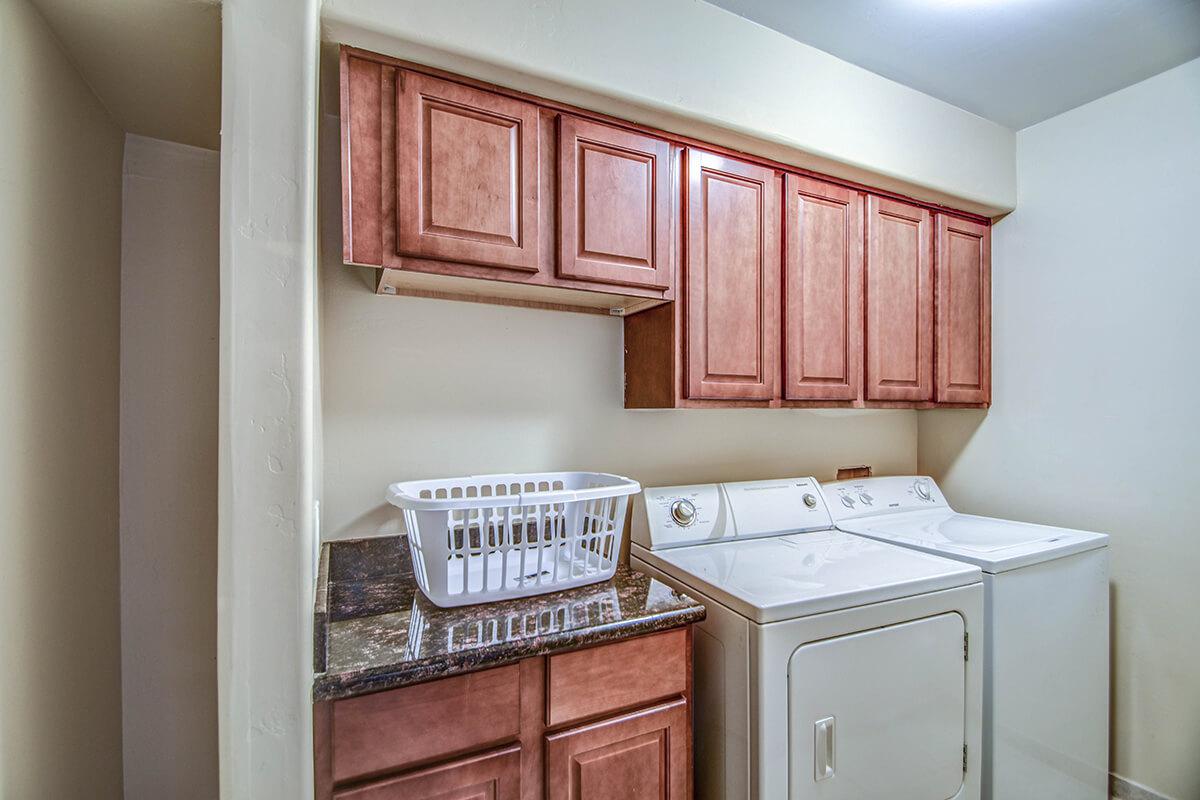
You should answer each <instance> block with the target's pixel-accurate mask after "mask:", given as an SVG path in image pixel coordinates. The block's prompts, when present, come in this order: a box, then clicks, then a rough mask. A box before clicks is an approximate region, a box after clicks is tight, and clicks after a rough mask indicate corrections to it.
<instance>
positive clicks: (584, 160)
mask: <svg viewBox="0 0 1200 800" xmlns="http://www.w3.org/2000/svg"><path fill="white" fill-rule="evenodd" d="M670 158H671V151H670V146H669V145H668V143H667V142H666V141H665V140H663V139H657V138H655V137H653V136H644V135H642V134H637V133H631V132H629V131H624V130H621V129H620V128H614V127H612V126H609V125H601V124H598V123H595V122H589V121H587V120H583V119H579V118H578V117H572V116H570V115H569V114H563V115H562V116H560V117H559V123H558V226H559V227H558V235H559V253H558V274H559V275H561V276H562V277H565V278H575V279H577V280H584V281H596V282H599V283H613V284H619V285H622V286H644V287H650V288H658V289H666V288H667V287H669V286H670V285H671V170H670Z"/></svg>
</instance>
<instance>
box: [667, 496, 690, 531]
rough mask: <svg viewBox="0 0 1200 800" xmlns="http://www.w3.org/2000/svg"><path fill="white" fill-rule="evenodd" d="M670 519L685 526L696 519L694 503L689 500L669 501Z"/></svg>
mask: <svg viewBox="0 0 1200 800" xmlns="http://www.w3.org/2000/svg"><path fill="white" fill-rule="evenodd" d="M671 519H673V520H675V523H676V524H677V525H682V526H683V527H685V528H686V527H687V526H688V525H691V524H692V523H693V522H695V521H696V504H695V503H693V502H692V501H691V500H676V501H675V502H674V503H671Z"/></svg>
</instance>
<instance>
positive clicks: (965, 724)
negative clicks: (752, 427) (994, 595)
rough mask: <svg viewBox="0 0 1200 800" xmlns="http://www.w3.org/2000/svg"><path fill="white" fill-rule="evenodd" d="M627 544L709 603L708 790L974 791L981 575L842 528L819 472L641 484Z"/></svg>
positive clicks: (936, 794) (798, 793)
mask: <svg viewBox="0 0 1200 800" xmlns="http://www.w3.org/2000/svg"><path fill="white" fill-rule="evenodd" d="M632 536H633V544H632V546H631V561H632V564H633V566H634V567H635V568H636V569H640V570H642V571H644V572H648V573H650V574H652V575H654V576H655V577H657V578H659V579H660V580H662V581H663V582H665V583H667V584H669V585H671V586H673V587H675V588H677V589H679V590H680V591H682V592H684V593H686V594H688V595H690V596H692V597H694V598H696V599H699V600H700V601H702V602H703V603H704V605H705V606H706V607H707V609H708V616H707V618H706V619H705V620H704V621H703V622H701V623H699V624H698V625H697V626H696V634H695V638H694V642H695V662H694V666H695V695H694V697H695V709H694V711H695V764H696V781H695V788H696V795H697V796H698V797H700V798H714V800H716V799H718V798H720V799H721V800H745V799H746V798H753V799H754V800H781V799H782V798H790V800H884V799H885V798H886V800H948V798H959V799H960V800H968V799H969V798H978V797H979V792H980V772H981V763H980V755H979V751H980V749H981V731H982V729H981V725H982V702H983V701H982V691H983V689H982V681H983V672H982V659H981V657H980V654H979V652H978V651H979V645H978V644H977V643H981V640H982V633H983V586H982V582H981V581H982V575H981V573H980V571H979V569H978V568H977V567H974V566H970V565H968V564H963V563H960V562H955V561H951V560H948V559H943V558H937V557H935V556H929V555H925V554H923V553H917V552H914V551H912V550H906V549H904V548H901V547H895V546H893V545H887V544H881V543H879V542H873V541H871V540H869V539H864V538H862V537H858V536H850V535H848V534H845V533H841V532H839V531H836V530H833V526H832V518H831V517H830V514H829V510H828V509H827V508H826V505H825V500H824V497H823V495H822V493H821V489H820V486H819V485H818V484H817V482H816V481H815V480H814V479H812V478H794V479H784V480H771V481H755V482H750V483H725V484H704V485H697V486H676V487H669V488H659V489H646V490H645V492H644V493H643V494H642V495H640V496H639V497H638V498H637V502H636V506H635V509H634V517H633V528H632Z"/></svg>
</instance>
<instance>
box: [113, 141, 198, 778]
mask: <svg viewBox="0 0 1200 800" xmlns="http://www.w3.org/2000/svg"><path fill="white" fill-rule="evenodd" d="M219 166H220V158H219V155H218V153H216V152H215V151H212V150H203V149H201V148H198V147H188V146H186V145H181V144H174V143H171V142H164V141H160V140H158V139H147V138H144V137H141V136H132V135H131V136H128V137H127V138H126V140H125V180H124V196H123V212H122V234H121V655H122V658H121V683H122V689H123V692H122V710H123V720H124V725H123V738H124V761H125V770H124V772H125V797H126V800H143V799H144V800H157V798H166V797H170V798H175V799H176V800H190V799H191V798H194V800H212V798H215V797H217V794H218V786H217V778H218V773H217V452H216V451H217V319H218V315H219V309H218V297H219V286H218V278H219V264H218V254H217V242H218V229H217V212H218V204H219V203H218V186H219V177H220V171H219Z"/></svg>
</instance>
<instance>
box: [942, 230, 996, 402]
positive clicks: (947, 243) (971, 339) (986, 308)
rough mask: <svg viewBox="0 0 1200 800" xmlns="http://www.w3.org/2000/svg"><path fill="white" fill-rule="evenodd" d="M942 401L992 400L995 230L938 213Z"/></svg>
mask: <svg viewBox="0 0 1200 800" xmlns="http://www.w3.org/2000/svg"><path fill="white" fill-rule="evenodd" d="M937 229H938V236H937V265H936V270H937V400H938V402H939V403H990V402H991V400H992V233H991V228H989V227H988V226H987V225H981V224H979V223H977V222H967V221H966V220H962V219H956V218H954V217H948V216H946V215H945V214H939V215H938V224H937Z"/></svg>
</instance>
